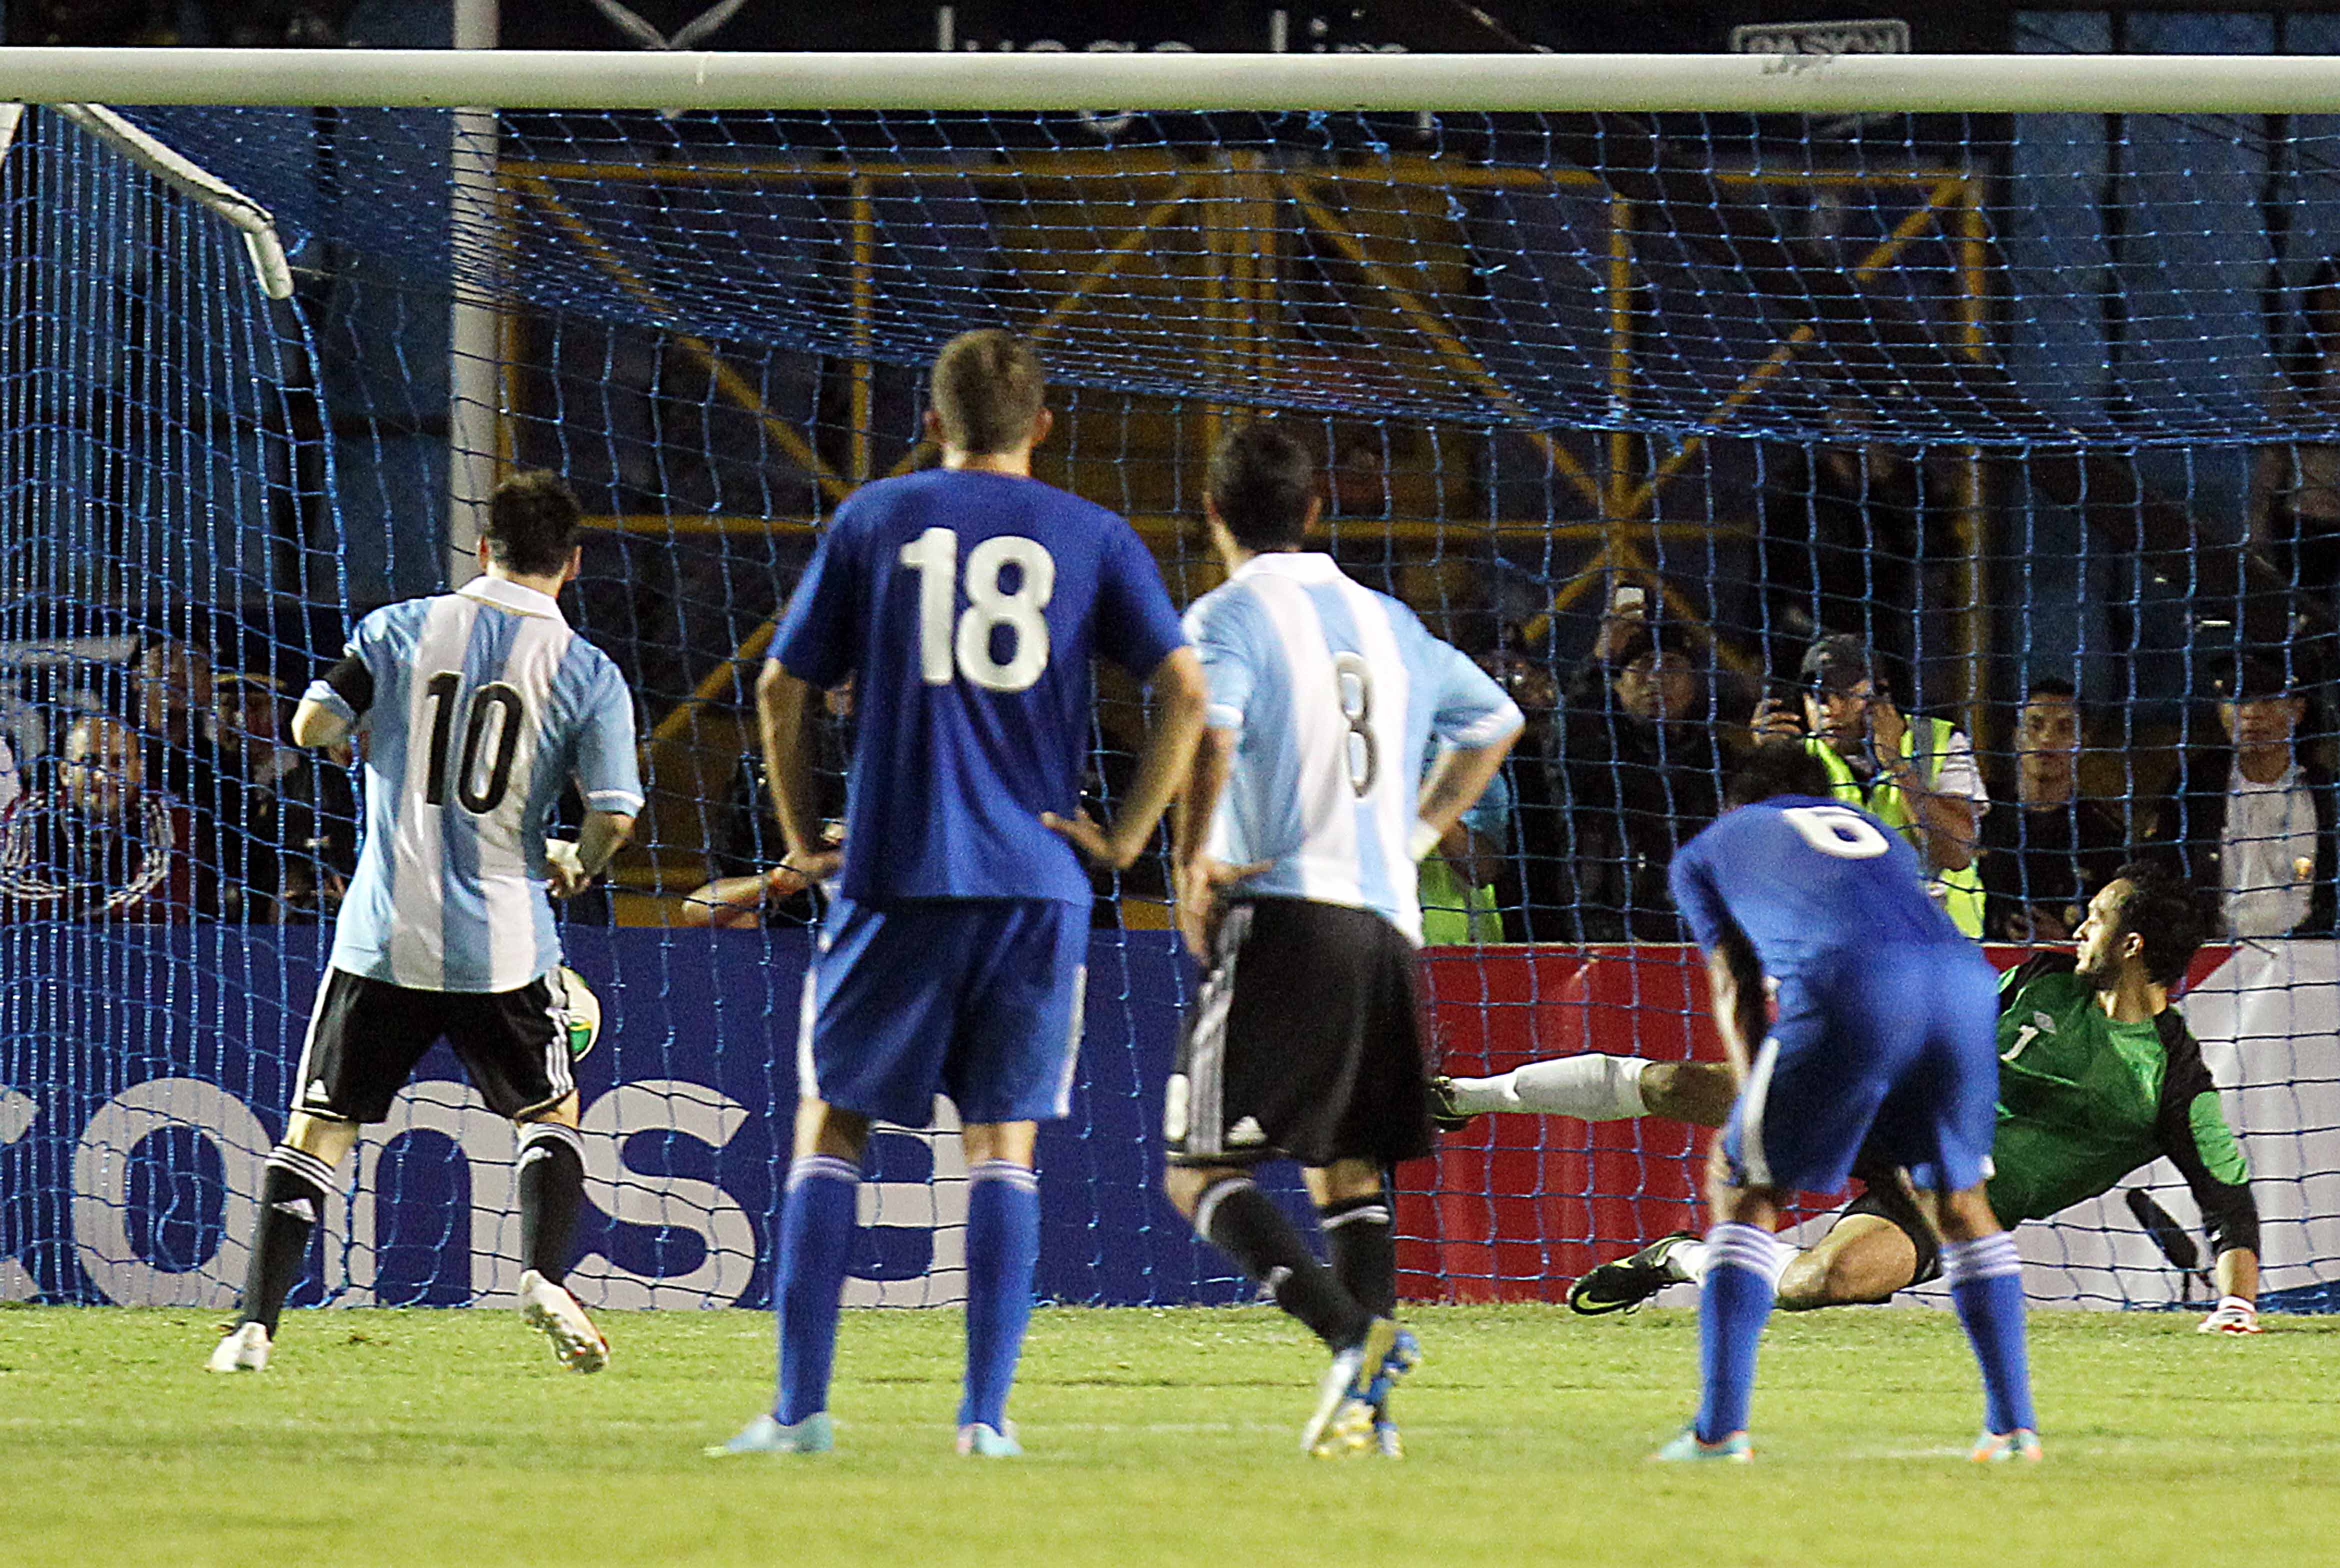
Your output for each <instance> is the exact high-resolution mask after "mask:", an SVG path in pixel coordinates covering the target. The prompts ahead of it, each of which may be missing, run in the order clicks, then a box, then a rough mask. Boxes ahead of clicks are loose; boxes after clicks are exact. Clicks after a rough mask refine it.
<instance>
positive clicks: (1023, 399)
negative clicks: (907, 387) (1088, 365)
mask: <svg viewBox="0 0 2340 1568" xmlns="http://www.w3.org/2000/svg"><path fill="white" fill-rule="evenodd" d="M928 391H929V395H930V396H931V397H932V398H933V399H934V410H935V418H937V419H939V420H941V421H942V427H943V444H944V445H945V446H947V447H954V448H957V449H958V450H960V451H962V452H967V453H970V454H973V455H974V456H977V457H984V456H988V455H990V454H992V453H996V452H1012V451H1014V450H1015V449H1016V448H1018V447H1020V446H1023V445H1024V444H1025V443H1026V442H1027V441H1029V440H1030V439H1031V438H1032V421H1033V420H1035V419H1038V418H1039V417H1040V408H1041V405H1042V404H1043V403H1044V402H1045V401H1046V399H1047V395H1048V371H1047V367H1046V366H1045V365H1043V364H1041V362H1040V353H1039V350H1036V349H1035V348H1033V347H1032V345H1031V344H1029V343H1027V342H1026V341H1025V340H1023V339H1021V338H1019V337H1017V336H1016V334H1015V333H1013V332H1004V331H1001V330H999V329H997V328H996V327H987V328H984V329H982V330H979V331H973V332H961V333H960V334H959V335H958V336H957V337H956V338H953V339H952V340H950V341H949V342H947V343H945V344H944V345H943V351H942V352H941V353H939V354H937V355H936V356H935V369H934V374H933V376H932V377H931V378H930V380H929V382H928Z"/></svg>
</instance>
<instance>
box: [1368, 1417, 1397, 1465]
mask: <svg viewBox="0 0 2340 1568" xmlns="http://www.w3.org/2000/svg"><path fill="white" fill-rule="evenodd" d="M1373 1452H1374V1453H1376V1454H1378V1455H1381V1456H1382V1457H1383V1458H1384V1459H1403V1458H1404V1457H1405V1440H1404V1439H1403V1438H1402V1437H1400V1436H1399V1435H1397V1423H1396V1422H1394V1421H1392V1420H1391V1419H1390V1418H1389V1415H1388V1413H1387V1412H1385V1411H1377V1412H1375V1413H1374V1415H1373Z"/></svg>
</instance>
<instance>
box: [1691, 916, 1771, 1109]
mask: <svg viewBox="0 0 2340 1568" xmlns="http://www.w3.org/2000/svg"><path fill="white" fill-rule="evenodd" d="M1706 983H1707V987H1708V990H1709V991H1710V992H1711V993H1712V994H1713V997H1714V1026H1715V1031H1716V1032H1717V1033H1719V1034H1720V1035H1721V1036H1722V1050H1723V1054H1724V1055H1725V1056H1726V1057H1728V1058H1729V1059H1730V1076H1731V1078H1732V1080H1734V1081H1735V1082H1737V1083H1738V1084H1739V1085H1740V1087H1741V1088H1744V1087H1746V1083H1747V1075H1748V1074H1749V1073H1750V1072H1751V1071H1752V1070H1754V1065H1755V1052H1756V1050H1758V1049H1759V1048H1760V1046H1761V1045H1762V1043H1763V1036H1764V1034H1765V1033H1766V1032H1767V1031H1768V1028H1769V1020H1768V1019H1767V1018H1766V1016H1765V1013H1764V994H1763V965H1762V963H1761V962H1760V960H1758V959H1757V958H1756V956H1755V944H1754V943H1752V942H1749V941H1748V940H1747V937H1746V933H1744V932H1741V931H1740V930H1739V929H1738V928H1737V927H1736V926H1733V927H1730V929H1728V930H1725V931H1723V932H1720V934H1719V935H1718V936H1717V937H1716V939H1715V942H1714V943H1713V945H1712V946H1711V947H1710V948H1708V949H1707V953H1706Z"/></svg>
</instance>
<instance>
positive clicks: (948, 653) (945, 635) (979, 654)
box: [902, 528, 1056, 692]
mask: <svg viewBox="0 0 2340 1568" xmlns="http://www.w3.org/2000/svg"><path fill="white" fill-rule="evenodd" d="M902 564H903V565H904V566H906V567H909V568H910V569H911V570H912V571H914V572H916V573H917V574H918V673H919V675H920V676H922V677H923V678H924V679H925V681H926V683H927V685H930V686H947V685H950V684H951V681H952V679H953V678H954V677H955V676H966V677H967V680H969V681H971V682H973V683H974V684H975V685H978V686H981V687H982V688H983V689H984V690H985V691H987V692H1020V691H1024V690H1026V689H1028V688H1029V687H1030V686H1031V685H1032V683H1033V682H1035V681H1036V680H1038V679H1039V678H1040V676H1041V672H1043V671H1044V670H1046V668H1047V667H1048V623H1047V621H1046V619H1045V618H1044V617H1043V616H1041V614H1040V612H1041V611H1042V610H1044V609H1046V608H1047V606H1048V596H1049V595H1051V594H1053V593H1054V592H1056V557H1053V556H1051V555H1049V554H1048V552H1047V550H1046V547H1043V546H1042V545H1041V544H1040V542H1039V541H1038V540H1037V539H1027V538H1025V537H1022V536H1020V535H1016V534H998V535H995V536H994V537H991V538H987V539H986V540H984V541H983V542H982V543H981V544H979V545H977V546H976V547H975V548H973V549H971V550H969V551H967V608H966V609H964V610H960V609H959V608H958V588H959V585H958V536H957V534H955V533H953V532H951V531H950V530H949V529H948V528H928V529H927V531H926V532H925V533H923V534H920V535H919V536H918V537H917V538H915V539H913V540H911V541H910V542H909V543H908V544H907V545H904V546H903V547H902ZM1008 567H1015V568H1016V577H1017V581H1016V587H1015V589H1014V591H1013V592H1008V591H1005V590H1003V589H1002V588H1001V587H1000V586H999V584H1000V579H1001V578H1002V577H1005V576H1006V571H1007V568H1008ZM954 611H957V614H956V615H954V614H953V612H954ZM1002 626H1005V627H1006V629H1007V631H1008V634H1009V636H1008V651H1007V656H1006V658H1004V659H1002V658H996V657H994V656H993V644H994V640H995V639H994V637H993V635H992V634H993V633H994V632H995V631H996V630H997V629H998V628H1000V627H1002Z"/></svg>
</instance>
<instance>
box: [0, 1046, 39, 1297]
mask: <svg viewBox="0 0 2340 1568" xmlns="http://www.w3.org/2000/svg"><path fill="white" fill-rule="evenodd" d="M40 1113H41V1108H40V1107H39V1106H37V1105H35V1104H34V1103H33V1097H32V1096H31V1095H29V1094H19V1093H17V1092H16V1091H15V1090H13V1089H0V1143H14V1142H15V1141H16V1140H17V1139H20V1138H22V1137H24V1136H25V1134H26V1133H28V1132H30V1131H32V1130H33V1121H34V1119H35V1118H36V1117H38V1116H39V1115H40ZM40 1293H41V1285H40V1281H38V1280H36V1279H35V1278H34V1277H33V1271H32V1270H31V1269H29V1268H26V1267H25V1266H24V1265H23V1264H21V1263H19V1262H17V1261H16V1260H15V1258H14V1257H0V1301H30V1300H32V1299H33V1297H35V1296H38V1295H39V1294H40Z"/></svg>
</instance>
